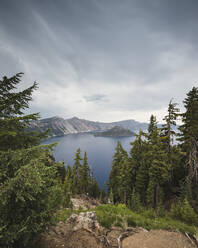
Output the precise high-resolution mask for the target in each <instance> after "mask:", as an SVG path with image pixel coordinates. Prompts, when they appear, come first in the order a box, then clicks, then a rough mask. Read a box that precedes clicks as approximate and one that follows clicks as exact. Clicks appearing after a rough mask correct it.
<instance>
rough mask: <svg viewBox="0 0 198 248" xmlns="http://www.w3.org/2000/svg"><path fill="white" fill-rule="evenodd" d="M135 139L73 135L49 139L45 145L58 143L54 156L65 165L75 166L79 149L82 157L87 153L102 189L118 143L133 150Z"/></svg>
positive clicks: (126, 148)
mask: <svg viewBox="0 0 198 248" xmlns="http://www.w3.org/2000/svg"><path fill="white" fill-rule="evenodd" d="M134 139H135V137H121V138H113V137H94V136H93V135H92V134H87V133H85V134H71V135H66V136H62V137H55V138H51V139H48V140H46V141H44V142H43V144H49V143H55V142H58V145H57V146H56V148H55V150H54V152H53V154H54V157H55V159H56V161H64V162H65V165H66V166H67V165H68V164H69V165H71V166H73V163H74V154H75V152H76V150H77V149H78V148H80V149H81V152H82V153H81V157H83V155H84V152H85V151H86V152H87V156H88V163H89V166H90V168H91V169H92V170H93V173H94V176H95V177H96V179H97V181H98V183H99V185H100V187H103V185H104V183H105V182H107V181H108V177H109V171H110V169H111V164H112V158H113V154H114V151H115V147H116V144H117V141H118V140H120V141H121V143H122V146H123V148H124V149H125V150H127V151H129V150H130V148H131V145H130V142H132V141H133V140H134Z"/></svg>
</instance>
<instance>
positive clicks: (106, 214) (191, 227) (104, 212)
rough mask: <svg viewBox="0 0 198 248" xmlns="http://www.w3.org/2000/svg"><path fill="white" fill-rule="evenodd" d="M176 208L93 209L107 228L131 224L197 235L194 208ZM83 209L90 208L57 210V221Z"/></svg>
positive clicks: (100, 206) (107, 207)
mask: <svg viewBox="0 0 198 248" xmlns="http://www.w3.org/2000/svg"><path fill="white" fill-rule="evenodd" d="M175 210H176V209H175V207H173V209H172V210H171V211H170V212H166V211H165V210H164V209H163V208H159V209H158V211H157V212H156V211H154V210H153V209H152V208H151V209H148V210H143V209H141V211H139V212H137V211H132V210H130V209H129V208H127V207H126V206H125V205H124V204H118V205H112V204H102V205H99V206H97V207H96V208H95V209H94V210H93V209H92V210H91V211H95V212H96V215H97V218H98V222H99V223H100V225H101V226H103V227H105V228H107V229H110V228H111V227H113V226H117V227H121V228H126V227H128V226H129V227H143V228H145V229H147V230H151V229H164V230H177V231H180V232H182V233H185V232H187V233H190V234H193V235H196V234H197V233H198V216H197V215H196V214H195V213H194V211H193V209H192V208H191V207H190V206H189V205H187V204H184V205H183V207H182V208H181V209H180V211H179V212H177V213H176V212H175ZM177 210H178V209H177ZM82 211H90V210H82V209H80V210H72V209H61V210H60V211H58V212H57V215H56V221H57V222H58V221H66V220H67V218H68V217H69V216H70V215H71V214H72V213H79V212H82ZM178 214H180V216H178ZM181 218H182V220H181Z"/></svg>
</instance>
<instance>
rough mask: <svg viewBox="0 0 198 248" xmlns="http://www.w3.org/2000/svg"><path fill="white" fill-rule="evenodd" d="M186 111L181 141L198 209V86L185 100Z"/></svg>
mask: <svg viewBox="0 0 198 248" xmlns="http://www.w3.org/2000/svg"><path fill="white" fill-rule="evenodd" d="M184 107H185V109H186V111H185V112H184V113H183V114H181V116H182V122H183V125H181V126H180V127H179V130H180V138H179V140H180V142H182V145H181V147H182V150H183V151H184V152H185V156H184V162H185V164H186V165H187V168H188V177H187V184H188V193H189V195H190V200H191V204H193V207H194V208H195V209H196V211H198V204H197V202H198V197H197V195H198V184H197V181H198V88H197V87H193V88H192V90H190V91H189V92H188V94H187V97H186V98H185V100H184Z"/></svg>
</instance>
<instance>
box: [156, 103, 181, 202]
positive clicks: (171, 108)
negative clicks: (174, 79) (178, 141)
mask: <svg viewBox="0 0 198 248" xmlns="http://www.w3.org/2000/svg"><path fill="white" fill-rule="evenodd" d="M176 106H177V103H173V102H172V100H170V102H169V105H168V114H167V115H166V116H165V117H164V119H163V120H164V121H165V124H163V125H162V128H161V137H162V138H163V139H162V141H163V143H164V151H165V152H166V153H167V167H168V168H169V173H170V174H169V178H170V180H169V181H167V182H166V183H165V185H164V194H165V195H164V197H165V199H166V200H169V199H170V198H171V197H172V196H173V194H175V193H176V191H175V190H176V188H175V186H176V185H178V184H179V182H178V179H180V177H178V175H176V174H175V172H176V171H177V173H178V172H179V170H178V169H179V168H178V167H177V164H178V162H177V161H176V160H177V159H178V158H179V156H180V150H179V149H177V147H176V146H175V145H174V143H173V142H174V140H175V137H176V132H175V130H174V129H175V127H176V121H177V119H178V116H179V108H177V107H176ZM180 167H181V166H180Z"/></svg>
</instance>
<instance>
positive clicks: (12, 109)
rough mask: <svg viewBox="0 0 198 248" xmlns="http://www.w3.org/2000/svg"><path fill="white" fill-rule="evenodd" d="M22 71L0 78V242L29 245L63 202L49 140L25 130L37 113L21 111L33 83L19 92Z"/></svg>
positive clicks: (3, 243) (25, 105) (57, 168)
mask: <svg viewBox="0 0 198 248" xmlns="http://www.w3.org/2000/svg"><path fill="white" fill-rule="evenodd" d="M21 76H22V74H21V73H19V74H17V75H15V76H13V77H11V78H7V77H4V78H3V80H1V81H0V182H1V183H0V213H1V218H0V233H1V234H0V246H1V247H27V246H28V242H29V241H30V240H31V239H32V238H33V237H34V235H35V234H37V233H39V232H41V231H42V230H44V228H45V226H46V225H48V224H49V223H50V222H51V220H52V216H53V213H54V211H55V210H56V209H57V208H58V207H59V206H60V204H61V201H62V190H61V182H60V177H59V178H58V171H59V169H60V167H62V166H63V165H62V163H55V162H54V161H53V159H52V155H51V150H52V148H53V145H48V146H40V145H39V144H40V139H41V138H42V137H44V136H45V135H44V134H39V133H36V132H28V131H27V127H28V124H29V122H30V121H31V120H36V119H37V118H38V114H30V115H24V114H23V111H24V110H25V109H27V108H28V103H29V101H30V100H31V99H32V92H33V90H35V89H36V88H37V85H36V83H34V84H33V85H32V86H31V87H29V88H28V89H26V90H23V91H21V92H16V91H17V85H18V84H19V83H20V80H21Z"/></svg>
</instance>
